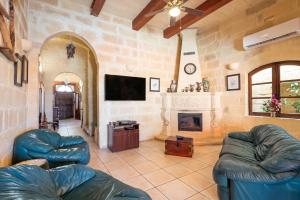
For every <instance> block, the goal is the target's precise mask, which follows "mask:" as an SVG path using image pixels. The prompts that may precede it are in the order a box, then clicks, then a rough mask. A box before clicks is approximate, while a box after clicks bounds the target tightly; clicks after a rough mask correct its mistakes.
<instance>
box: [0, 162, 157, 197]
mask: <svg viewBox="0 0 300 200" xmlns="http://www.w3.org/2000/svg"><path fill="white" fill-rule="evenodd" d="M0 199H1V200H151V198H150V197H149V196H148V195H147V194H146V193H145V192H143V191H141V190H139V189H136V188H133V187H130V186H128V185H126V184H124V183H122V182H120V181H118V180H116V179H114V178H113V177H111V176H109V175H107V174H105V173H103V172H101V171H95V170H93V169H91V168H89V167H86V166H84V165H67V166H63V167H58V168H53V169H50V170H44V169H42V168H40V167H37V166H26V165H20V166H11V167H6V168H0Z"/></svg>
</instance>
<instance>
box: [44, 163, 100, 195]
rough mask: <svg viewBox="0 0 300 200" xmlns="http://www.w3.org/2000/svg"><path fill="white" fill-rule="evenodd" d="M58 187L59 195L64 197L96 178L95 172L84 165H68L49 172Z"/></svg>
mask: <svg viewBox="0 0 300 200" xmlns="http://www.w3.org/2000/svg"><path fill="white" fill-rule="evenodd" d="M49 173H50V176H51V177H52V179H53V182H54V183H55V185H56V190H57V195H58V196H62V195H64V194H65V193H67V192H70V191H71V190H72V189H74V188H76V187H78V186H79V185H81V184H82V183H84V182H86V181H88V180H90V179H91V178H93V177H94V176H95V171H94V170H93V169H91V168H89V167H86V166H84V165H67V166H63V167H57V168H54V169H51V170H49Z"/></svg>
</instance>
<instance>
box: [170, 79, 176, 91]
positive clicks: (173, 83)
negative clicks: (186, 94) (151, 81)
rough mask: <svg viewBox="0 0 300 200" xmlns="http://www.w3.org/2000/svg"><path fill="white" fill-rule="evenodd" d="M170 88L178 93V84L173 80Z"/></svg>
mask: <svg viewBox="0 0 300 200" xmlns="http://www.w3.org/2000/svg"><path fill="white" fill-rule="evenodd" d="M170 88H171V92H177V83H176V80H172V82H171V85H170Z"/></svg>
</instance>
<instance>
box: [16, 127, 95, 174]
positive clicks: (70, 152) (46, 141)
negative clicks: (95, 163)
mask: <svg viewBox="0 0 300 200" xmlns="http://www.w3.org/2000/svg"><path fill="white" fill-rule="evenodd" d="M37 158H44V159H47V160H48V162H49V165H50V167H51V168H53V167H56V166H61V165H65V164H87V163H88V162H89V160H90V153H89V147H88V144H87V143H86V142H85V141H84V140H83V138H82V137H80V136H70V137H62V136H60V135H59V134H58V133H56V132H53V131H50V130H43V129H36V130H31V131H28V132H25V133H23V134H21V135H20V136H18V137H17V138H16V139H15V143H14V151H13V162H14V163H18V162H21V161H24V160H31V159H37Z"/></svg>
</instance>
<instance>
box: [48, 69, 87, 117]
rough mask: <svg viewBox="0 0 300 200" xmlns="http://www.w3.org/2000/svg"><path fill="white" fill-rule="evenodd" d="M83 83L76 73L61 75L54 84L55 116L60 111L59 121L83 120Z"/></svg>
mask: <svg viewBox="0 0 300 200" xmlns="http://www.w3.org/2000/svg"><path fill="white" fill-rule="evenodd" d="M82 86H83V81H82V80H81V79H80V77H79V76H77V75H76V74H74V73H61V74H59V75H58V76H57V77H55V80H54V82H53V93H54V104H53V115H54V113H55V110H58V113H59V114H58V116H57V117H58V118H59V120H64V119H71V118H74V119H77V120H81V110H82V102H81V96H82Z"/></svg>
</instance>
